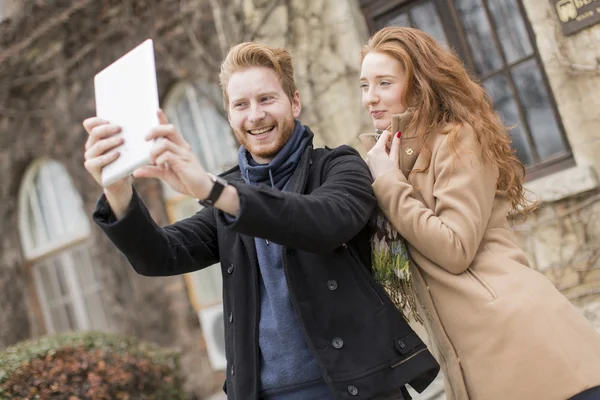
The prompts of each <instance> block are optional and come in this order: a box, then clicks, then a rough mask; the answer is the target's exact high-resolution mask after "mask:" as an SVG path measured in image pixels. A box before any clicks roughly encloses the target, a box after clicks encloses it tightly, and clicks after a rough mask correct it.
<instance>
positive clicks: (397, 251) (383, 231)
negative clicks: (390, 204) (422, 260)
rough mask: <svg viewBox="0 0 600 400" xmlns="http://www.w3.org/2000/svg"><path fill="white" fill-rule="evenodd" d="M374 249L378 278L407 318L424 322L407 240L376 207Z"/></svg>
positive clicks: (374, 264) (372, 228) (373, 229)
mask: <svg viewBox="0 0 600 400" xmlns="http://www.w3.org/2000/svg"><path fill="white" fill-rule="evenodd" d="M371 232H372V234H371V251H372V258H373V260H372V264H373V274H374V276H375V280H376V281H377V282H378V283H379V284H380V285H382V286H383V288H384V289H385V291H386V292H387V293H388V295H389V296H390V299H391V300H392V302H393V303H394V304H395V305H396V307H397V308H398V310H400V311H401V312H402V315H403V316H404V318H405V319H406V320H408V319H409V318H413V319H414V320H416V321H418V322H420V323H423V319H422V318H421V316H420V315H419V313H418V312H417V295H416V293H415V290H414V287H413V281H412V277H411V273H410V263H411V262H412V260H411V258H410V256H409V254H408V250H407V248H406V241H405V240H404V238H403V237H402V236H401V235H400V233H398V231H397V230H396V228H394V227H393V226H392V224H391V222H390V221H389V220H388V219H387V218H386V217H385V215H384V214H383V213H382V212H381V211H380V210H379V209H377V211H375V214H374V215H373V217H372V218H371Z"/></svg>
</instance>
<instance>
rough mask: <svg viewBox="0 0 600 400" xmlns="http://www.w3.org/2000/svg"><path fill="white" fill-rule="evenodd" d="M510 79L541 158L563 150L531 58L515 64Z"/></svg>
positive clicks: (533, 60)
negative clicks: (514, 86)
mask: <svg viewBox="0 0 600 400" xmlns="http://www.w3.org/2000/svg"><path fill="white" fill-rule="evenodd" d="M512 76H513V80H514V82H515V85H516V87H517V90H518V91H519V98H520V99H521V104H522V105H523V107H524V108H525V113H526V115H527V122H528V123H529V128H530V129H531V134H532V136H533V142H534V143H535V147H536V149H537V151H538V155H539V156H540V159H541V160H542V161H543V160H544V159H547V158H549V157H551V156H553V155H555V154H557V153H562V152H563V151H565V150H566V148H565V144H564V143H563V139H562V137H561V134H560V131H559V128H558V124H557V122H556V118H555V116H554V112H553V110H552V107H551V105H550V100H549V98H548V92H547V91H546V86H545V84H544V81H543V79H542V74H541V71H540V68H539V66H538V64H537V61H536V60H535V59H531V60H529V61H526V62H524V63H522V64H520V65H518V66H517V67H515V68H513V69H512Z"/></svg>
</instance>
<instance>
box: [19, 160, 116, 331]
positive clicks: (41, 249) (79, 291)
mask: <svg viewBox="0 0 600 400" xmlns="http://www.w3.org/2000/svg"><path fill="white" fill-rule="evenodd" d="M48 163H57V164H58V165H59V166H60V167H61V168H62V170H61V173H64V174H65V177H66V178H68V179H69V181H70V183H71V186H72V189H73V194H74V195H77V196H79V199H81V197H80V194H79V192H77V190H76V188H75V187H74V186H73V185H72V183H73V180H72V179H71V175H70V174H69V173H68V171H67V169H66V168H65V167H64V165H63V164H62V163H60V162H58V161H56V160H52V159H47V158H41V159H38V160H36V161H34V162H33V163H32V164H31V165H30V166H29V167H28V170H27V172H26V173H25V175H24V177H23V179H22V181H21V187H20V189H19V200H18V201H19V203H18V204H19V210H18V224H19V235H20V238H21V246H22V250H23V255H24V259H25V262H24V266H23V268H24V271H25V276H26V278H27V290H28V294H29V295H31V296H32V298H33V299H34V301H32V306H33V309H32V312H33V314H34V315H35V316H36V317H37V318H40V319H41V320H43V321H44V323H43V326H44V329H45V332H46V333H49V334H50V333H56V332H59V331H63V329H58V330H57V327H55V322H56V321H54V319H53V316H52V313H51V312H50V306H51V305H50V304H48V302H57V301H59V300H57V299H56V298H51V297H49V296H48V295H47V292H48V288H47V287H46V284H47V282H45V281H44V279H42V277H41V274H42V272H41V269H42V268H49V267H48V264H47V263H53V262H57V263H58V264H55V265H54V266H53V269H54V270H56V269H57V268H60V269H61V272H62V274H63V277H64V282H62V281H61V282H60V284H62V286H64V287H66V288H67V293H66V294H64V295H61V296H59V297H62V298H66V300H60V301H61V302H63V303H64V304H67V303H68V304H69V306H70V307H72V310H73V313H74V318H75V319H74V327H73V329H74V330H75V331H85V330H89V329H91V328H92V326H93V325H94V323H93V322H92V317H95V316H92V315H90V314H89V311H90V310H88V309H87V305H86V299H87V297H86V296H87V295H89V294H90V291H92V290H93V293H97V295H98V296H99V297H100V299H101V300H102V298H103V285H102V282H101V280H100V279H99V278H98V277H96V278H95V280H94V281H93V282H84V283H83V284H81V283H82V282H81V281H80V279H82V276H80V275H81V274H78V272H77V271H76V266H75V265H74V262H75V261H74V260H75V257H76V256H77V252H80V251H82V253H80V254H82V255H85V256H86V257H88V261H89V267H90V268H93V262H92V254H91V250H92V247H93V246H92V243H91V233H92V230H91V223H90V222H89V221H87V222H88V223H87V224H85V225H82V226H80V227H79V228H81V227H83V228H82V229H78V230H79V231H78V232H75V233H73V232H68V231H65V232H63V234H62V235H60V237H59V238H58V239H54V238H49V239H50V240H49V241H47V242H45V243H42V244H41V245H40V244H36V243H35V240H34V239H33V236H34V234H33V233H32V232H31V230H30V229H31V228H32V224H30V218H31V217H30V215H29V207H30V202H32V201H33V202H39V198H38V197H37V193H35V192H36V186H37V185H36V179H37V178H38V176H39V175H40V172H41V171H42V169H43V168H44V167H45V166H46V165H48ZM50 186H52V185H50ZM64 195H65V193H61V197H62V196H64ZM50 197H51V196H50ZM57 198H58V196H57ZM55 205H57V204H55ZM81 206H82V210H81V211H83V212H84V213H85V210H84V209H83V202H81ZM50 208H51V209H50V213H52V214H57V213H60V211H59V210H58V209H56V208H52V206H50ZM36 209H37V212H36V211H35V210H34V212H35V213H36V214H37V215H36V216H35V217H33V218H34V219H35V220H36V221H34V222H39V221H38V219H39V218H42V219H44V220H47V218H48V217H47V216H44V215H41V210H39V209H38V207H36ZM55 217H56V216H54V218H55ZM33 228H35V226H33ZM65 260H66V261H65ZM57 273H58V272H57V271H54V276H55V278H56V282H54V283H58V279H60V278H59V277H58V276H56V274H57ZM65 307H66V306H65ZM101 311H102V316H103V323H102V324H100V325H103V327H100V328H98V327H96V329H100V330H110V323H109V318H108V313H107V308H106V307H105V306H104V304H103V307H102V310H101ZM65 312H66V311H65Z"/></svg>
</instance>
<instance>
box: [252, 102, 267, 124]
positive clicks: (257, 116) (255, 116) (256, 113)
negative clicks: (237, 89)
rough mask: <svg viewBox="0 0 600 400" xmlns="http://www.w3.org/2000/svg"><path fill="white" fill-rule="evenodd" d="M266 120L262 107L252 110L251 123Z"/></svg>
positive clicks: (253, 107) (255, 107)
mask: <svg viewBox="0 0 600 400" xmlns="http://www.w3.org/2000/svg"><path fill="white" fill-rule="evenodd" d="M263 118H265V112H264V110H263V109H262V108H261V107H260V106H252V107H251V108H250V116H249V119H250V121H251V122H257V121H260V120H262V119H263Z"/></svg>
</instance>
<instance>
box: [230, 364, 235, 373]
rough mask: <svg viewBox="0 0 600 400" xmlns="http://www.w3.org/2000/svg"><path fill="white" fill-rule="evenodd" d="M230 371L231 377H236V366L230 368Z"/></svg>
mask: <svg viewBox="0 0 600 400" xmlns="http://www.w3.org/2000/svg"><path fill="white" fill-rule="evenodd" d="M230 371H231V375H235V366H233V365H232V366H231V368H230Z"/></svg>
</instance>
